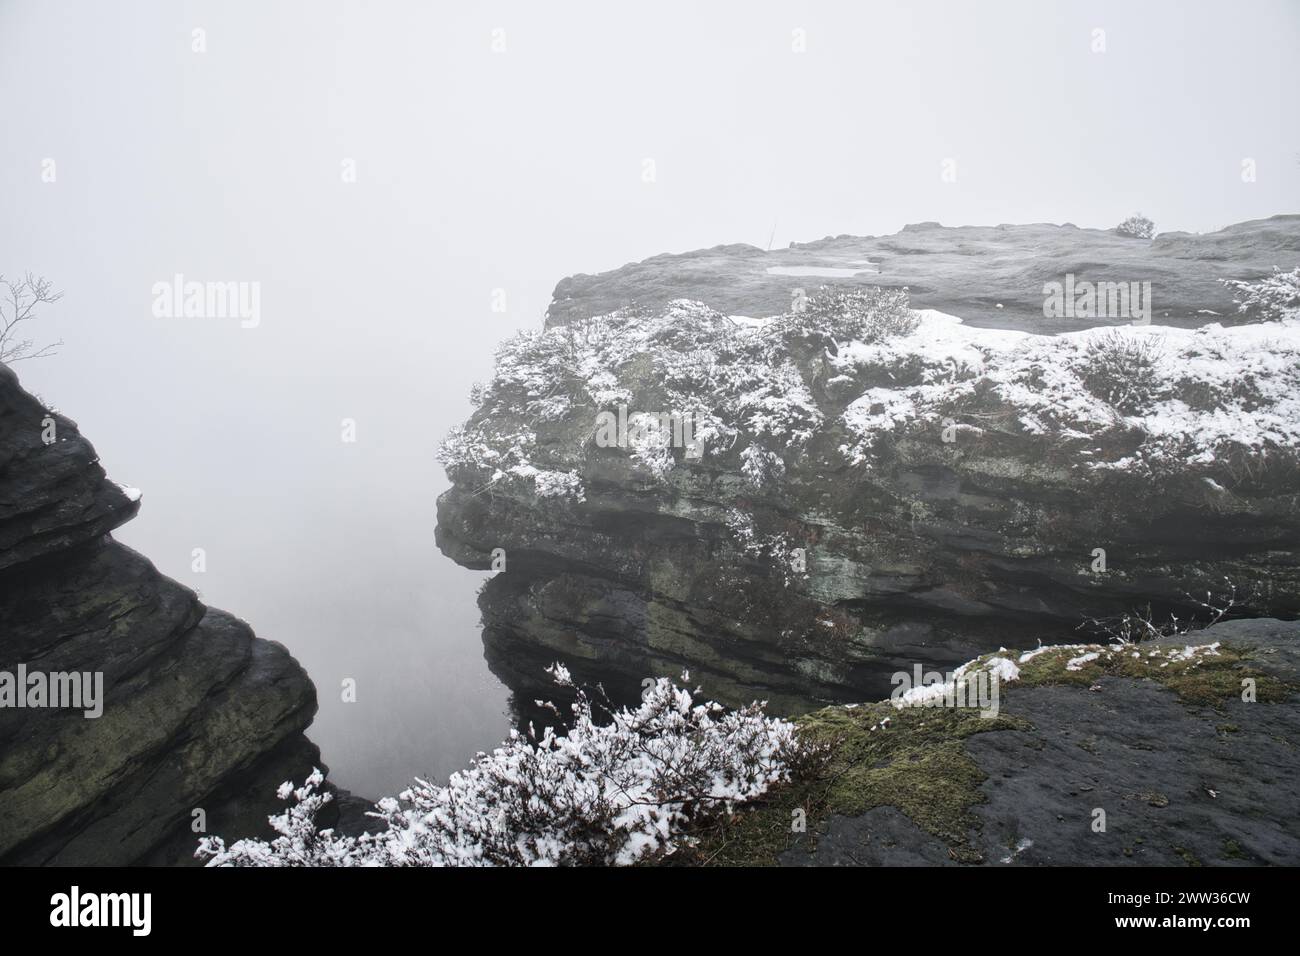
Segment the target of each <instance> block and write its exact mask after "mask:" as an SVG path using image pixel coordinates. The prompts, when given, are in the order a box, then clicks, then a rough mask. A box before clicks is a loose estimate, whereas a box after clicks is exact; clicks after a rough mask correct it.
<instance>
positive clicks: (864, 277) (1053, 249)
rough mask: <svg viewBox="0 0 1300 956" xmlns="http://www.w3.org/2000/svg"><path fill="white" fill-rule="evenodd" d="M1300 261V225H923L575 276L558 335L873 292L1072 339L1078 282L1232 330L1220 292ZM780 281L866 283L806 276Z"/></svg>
mask: <svg viewBox="0 0 1300 956" xmlns="http://www.w3.org/2000/svg"><path fill="white" fill-rule="evenodd" d="M1298 259H1300V216H1296V215H1285V216H1273V217H1271V218H1269V219H1257V220H1252V221H1250V222H1240V223H1235V224H1233V225H1231V226H1227V227H1226V228H1224V229H1221V230H1219V231H1218V232H1211V233H1205V234H1201V235H1193V234H1191V233H1185V232H1169V233H1161V234H1159V235H1157V236H1156V237H1155V239H1152V240H1146V239H1133V238H1129V237H1125V236H1120V235H1118V234H1117V233H1115V232H1114V231H1113V230H1103V229H1080V228H1078V227H1076V226H1072V225H1060V226H1058V225H1052V224H1050V223H1037V224H1032V225H1000V226H959V227H944V226H940V225H939V224H938V223H918V224H914V225H910V226H906V227H904V228H903V230H902V231H901V232H899V233H897V234H896V235H892V236H838V237H830V236H828V237H826V238H825V239H820V240H818V241H816V242H803V243H793V244H792V245H791V246H790V248H788V249H774V250H771V251H769V252H765V251H764V250H762V249H758V248H756V247H755V246H748V245H743V244H733V245H725V246H715V247H713V248H712V249H698V250H695V251H693V252H686V253H681V254H669V255H660V256H654V257H652V258H650V259H646V260H645V261H643V262H632V263H628V264H627V265H625V266H622V267H620V268H618V269H613V270H611V271H609V272H602V273H600V274H598V275H575V276H570V277H569V278H567V279H565V280H564V281H562V282H561V283H560V284H559V285H558V286H556V288H555V295H554V297H553V299H552V302H551V306H550V309H549V310H548V314H547V321H548V322H549V323H551V324H565V323H567V322H571V321H573V320H574V319H578V318H585V317H587V316H592V315H603V314H605V313H607V312H610V311H613V310H614V309H618V308H622V307H625V306H627V305H630V304H632V303H636V304H637V305H641V306H645V307H650V308H658V307H661V306H663V305H664V304H665V303H666V302H668V301H669V300H671V299H695V300H698V301H701V302H704V303H705V304H707V305H709V306H711V307H712V308H715V309H717V310H718V311H720V312H725V313H727V314H729V315H748V316H764V315H776V314H778V313H780V312H782V311H785V310H786V309H787V308H789V305H790V298H791V293H792V290H793V289H795V288H797V287H803V288H806V289H812V288H816V287H817V286H819V285H822V284H826V285H858V284H861V283H863V282H869V283H872V284H875V285H880V286H885V287H892V288H902V287H907V288H908V289H909V290H910V292H911V296H912V303H913V305H914V306H915V307H917V308H925V309H938V310H939V311H941V312H952V313H955V314H958V315H961V316H962V318H963V319H965V321H966V322H967V323H969V324H970V325H976V326H984V327H988V328H1007V329H1021V330H1023V331H1029V332H1061V331H1067V330H1069V329H1075V328H1078V327H1079V323H1078V321H1077V320H1074V319H1048V318H1045V317H1044V316H1043V298H1044V296H1043V285H1044V283H1047V282H1063V281H1064V279H1065V276H1066V274H1067V273H1070V274H1073V275H1074V276H1075V278H1076V280H1078V281H1084V280H1087V281H1092V282H1150V283H1151V297H1152V301H1153V303H1154V305H1155V317H1154V319H1153V321H1155V322H1156V323H1157V324H1160V325H1178V326H1197V325H1204V324H1206V323H1207V322H1211V321H1224V320H1225V319H1227V320H1228V321H1231V316H1232V315H1233V312H1234V308H1235V307H1234V306H1233V304H1232V297H1231V295H1230V294H1229V293H1228V291H1227V290H1226V289H1224V287H1223V286H1221V285H1220V284H1219V283H1218V281H1217V280H1219V279H1240V278H1247V277H1249V278H1256V277H1258V276H1263V275H1267V274H1268V273H1269V272H1271V271H1272V269H1273V267H1274V266H1277V267H1279V268H1281V269H1284V270H1285V269H1294V268H1295V266H1296V262H1297V260H1298ZM769 269H776V270H783V271H784V272H786V273H788V272H790V271H801V270H808V269H835V270H844V271H849V272H856V273H857V274H856V275H850V276H835V275H831V276H824V275H805V276H799V275H790V274H782V273H780V272H775V273H774V272H769V271H768V270H769ZM999 305H1000V306H1001V308H999ZM1203 310H1209V311H1210V312H1217V313H1219V315H1217V316H1215V315H1208V314H1206V312H1205V311H1203ZM1097 324H1106V323H1105V322H1104V321H1103V322H1100V323H1097Z"/></svg>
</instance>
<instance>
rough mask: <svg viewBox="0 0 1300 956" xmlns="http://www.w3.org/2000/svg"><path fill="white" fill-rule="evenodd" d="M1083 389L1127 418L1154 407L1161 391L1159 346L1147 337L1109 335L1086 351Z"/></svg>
mask: <svg viewBox="0 0 1300 956" xmlns="http://www.w3.org/2000/svg"><path fill="white" fill-rule="evenodd" d="M1085 356H1086V357H1085V364H1084V368H1083V373H1082V375H1081V376H1080V378H1081V380H1082V381H1083V384H1084V387H1085V388H1087V389H1088V391H1090V392H1091V393H1092V394H1094V395H1096V396H1097V397H1098V398H1100V399H1103V400H1105V401H1106V402H1108V403H1110V404H1111V405H1113V406H1114V407H1115V408H1118V409H1119V410H1120V411H1122V412H1125V413H1126V414H1130V415H1131V414H1136V413H1138V412H1142V411H1145V410H1146V409H1148V408H1150V407H1151V404H1152V403H1153V402H1154V401H1155V400H1156V398H1157V397H1158V395H1159V392H1160V388H1161V384H1162V381H1161V378H1160V376H1159V375H1158V374H1157V371H1158V366H1159V363H1160V356H1161V351H1160V344H1159V342H1157V341H1156V340H1154V339H1152V338H1151V337H1150V336H1147V335H1132V334H1127V333H1124V332H1109V333H1107V334H1105V335H1103V336H1101V337H1099V338H1095V339H1093V340H1092V341H1090V342H1089V343H1088V344H1087V347H1086V349H1085Z"/></svg>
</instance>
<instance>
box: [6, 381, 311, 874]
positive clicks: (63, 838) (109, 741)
mask: <svg viewBox="0 0 1300 956" xmlns="http://www.w3.org/2000/svg"><path fill="white" fill-rule="evenodd" d="M139 506H140V501H139V494H138V493H137V492H134V491H131V490H129V489H123V488H121V487H119V486H117V485H115V484H114V483H113V482H111V481H109V480H108V479H107V478H106V476H105V474H104V470H103V469H102V468H101V467H100V465H99V461H98V458H97V456H96V454H95V450H94V448H93V447H92V446H91V444H90V443H89V442H88V441H87V440H86V439H85V438H83V437H82V436H81V434H80V433H79V432H78V430H77V426H76V424H75V423H74V422H72V421H70V420H69V419H67V418H65V417H64V416H62V415H60V414H58V413H56V412H52V411H49V410H47V409H46V408H45V407H43V405H42V404H41V403H40V402H38V401H37V400H36V399H35V398H33V397H32V396H31V395H29V394H27V393H26V392H25V391H24V390H23V389H22V388H21V386H20V385H19V383H18V379H17V376H16V375H15V374H14V373H13V372H12V371H11V370H10V369H9V368H7V367H4V366H0V673H7V674H10V675H16V674H17V673H18V671H19V668H20V667H21V668H23V669H24V670H25V671H26V673H27V674H28V675H32V674H37V673H39V674H42V675H49V674H57V673H65V674H92V675H95V674H98V675H102V682H103V683H102V687H103V694H102V702H101V703H102V714H101V715H100V716H97V717H87V716H85V713H84V710H83V709H80V708H70V707H52V706H43V707H22V708H19V707H16V706H12V703H13V702H12V701H10V702H9V704H10V705H6V706H0V863H5V864H56V865H57V864H92V865H98V864H130V863H186V862H193V859H192V854H193V851H194V847H195V843H196V840H197V834H196V833H195V830H194V829H193V827H194V826H195V824H196V821H199V820H202V821H203V822H204V823H205V824H206V830H207V832H211V833H221V834H223V835H226V836H240V835H254V834H258V835H264V834H265V832H266V830H267V827H266V816H267V814H268V813H271V812H275V811H277V810H278V809H279V807H278V805H277V804H276V801H275V797H274V792H275V789H276V787H277V785H278V784H279V783H280V782H281V781H283V780H285V779H288V778H293V779H298V780H301V779H302V778H303V777H305V776H306V774H307V773H309V772H310V770H311V768H312V767H313V766H318V765H319V764H320V754H319V752H318V750H317V748H316V747H315V746H314V745H313V744H312V743H311V742H310V741H309V740H308V739H307V738H306V737H305V736H304V734H303V731H304V730H305V729H306V728H307V726H308V725H309V724H310V723H311V720H312V717H313V715H314V714H315V711H316V693H315V689H314V687H313V686H312V684H311V681H310V680H309V679H308V677H307V675H306V673H305V672H304V671H303V669H302V668H301V667H300V666H299V665H298V662H297V661H295V660H294V659H293V657H291V656H290V654H289V652H288V651H287V650H285V648H284V647H282V646H281V645H279V644H276V643H274V642H271V641H265V640H260V639H258V638H256V637H254V635H253V633H252V631H251V630H250V629H249V627H248V625H247V624H245V623H244V622H242V621H240V620H238V619H237V618H234V617H232V616H231V615H229V614H227V613H225V612H224V611H219V610H216V609H213V608H208V607H205V606H204V605H203V604H202V603H200V601H199V600H198V597H197V596H196V595H195V594H194V592H193V591H191V590H190V589H189V588H186V587H184V586H182V585H180V584H178V583H176V582H175V581H172V580H170V579H169V578H166V577H164V576H163V575H161V574H159V573H158V571H157V570H156V569H155V568H154V566H153V565H152V564H150V563H149V561H148V560H147V559H145V558H144V557H143V556H141V555H139V554H137V553H136V552H134V551H132V550H131V549H130V548H127V547H125V546H123V545H122V544H119V543H117V542H116V541H114V540H113V539H112V538H111V537H110V534H109V533H110V532H111V531H112V530H113V529H114V528H117V527H118V526H120V525H121V524H122V523H123V522H125V521H128V520H129V519H131V518H132V517H134V515H135V514H136V512H137V510H138V508H139ZM17 691H18V693H24V692H25V688H21V687H20V688H17ZM51 702H52V701H51ZM198 810H202V811H203V813H202V814H201V815H196V814H195V811H198Z"/></svg>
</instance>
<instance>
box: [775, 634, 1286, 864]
mask: <svg viewBox="0 0 1300 956" xmlns="http://www.w3.org/2000/svg"><path fill="white" fill-rule="evenodd" d="M1211 640H1217V641H1223V642H1228V643H1231V644H1233V645H1234V646H1243V647H1251V648H1253V649H1254V653H1253V656H1252V666H1253V667H1257V668H1258V669H1259V670H1261V671H1262V672H1268V673H1272V674H1273V675H1275V676H1277V677H1279V678H1281V679H1283V680H1285V681H1287V682H1288V683H1289V684H1291V685H1292V686H1293V687H1300V623H1297V622H1284V621H1276V620H1248V621H1230V622H1224V623H1221V624H1218V625H1216V626H1214V627H1212V628H1210V629H1208V630H1206V631H1202V632H1198V633H1197V634H1195V635H1189V636H1188V637H1186V638H1183V639H1181V640H1169V641H1160V642H1155V644H1153V645H1149V646H1166V647H1181V646H1183V645H1184V644H1186V643H1187V642H1189V641H1191V642H1194V643H1197V644H1202V643H1206V642H1208V641H1211ZM1143 646H1144V647H1146V646H1148V645H1143ZM1004 696H1005V700H1004V705H1003V708H1002V711H1001V712H1002V714H1003V715H1006V716H1011V717H1018V718H1023V719H1026V720H1028V721H1029V723H1030V724H1031V729H1028V730H998V731H991V732H987V733H980V734H975V735H973V736H971V737H969V738H967V739H966V740H965V742H964V746H965V750H966V753H967V754H969V755H970V757H971V758H973V759H974V761H975V763H976V764H977V765H978V766H979V768H980V770H981V771H982V772H983V773H984V774H985V775H987V779H986V780H985V781H984V783H983V784H982V785H981V787H980V790H981V793H982V796H983V798H984V802H983V803H979V804H977V805H976V806H975V807H974V808H973V813H974V816H975V817H976V818H977V819H978V821H979V826H978V827H976V828H973V829H972V830H971V831H970V832H969V838H970V844H971V846H972V847H973V848H975V849H976V850H977V851H978V853H979V854H980V855H981V856H982V858H983V865H990V866H1004V865H1017V866H1034V865H1085V866H1094V865H1102V866H1126V865H1139V866H1155V865H1176V866H1182V865H1199V864H1205V865H1216V866H1232V865H1251V864H1253V865H1260V864H1270V865H1291V866H1294V865H1296V864H1297V863H1300V790H1297V788H1296V785H1295V780H1296V774H1297V771H1298V770H1300V751H1297V741H1300V710H1297V708H1296V706H1295V703H1296V700H1295V695H1294V694H1292V695H1291V697H1290V699H1288V700H1286V701H1282V702H1277V703H1262V702H1253V703H1246V702H1243V701H1241V700H1239V699H1230V700H1227V701H1225V702H1222V703H1221V704H1220V705H1218V706H1216V707H1208V706H1205V707H1202V706H1194V705H1189V704H1187V703H1186V702H1184V701H1182V700H1180V699H1179V698H1178V696H1177V695H1176V694H1175V693H1174V692H1173V691H1171V690H1169V689H1168V688H1166V687H1162V686H1161V685H1160V684H1157V683H1154V682H1152V681H1149V680H1134V679H1128V678H1113V677H1106V678H1103V679H1102V680H1100V681H1099V682H1098V684H1097V685H1096V686H1095V688H1091V689H1090V688H1083V687H1068V686H1045V687H1029V688H1017V687H1016V686H1015V685H1014V684H1011V685H1008V687H1007V690H1006V693H1005V695H1004ZM1097 809H1101V810H1104V811H1105V822H1106V830H1105V832H1095V831H1094V829H1093V821H1094V819H1095V816H1094V813H1095V811H1096V810H1097ZM810 846H815V849H813V850H812V852H809V847H810ZM780 860H781V862H782V863H783V864H786V865H794V866H820V865H832V866H844V865H852V866H859V865H860V866H878V865H949V864H952V865H956V864H955V862H954V860H953V858H952V857H950V856H949V854H948V852H947V848H946V846H945V845H944V843H943V842H942V841H941V840H939V839H937V838H935V837H934V836H932V835H930V834H929V833H926V832H925V831H923V830H922V829H921V828H920V827H918V826H917V825H916V824H915V823H913V822H912V821H911V820H910V819H908V818H907V817H906V816H905V815H904V814H902V813H900V812H899V811H898V810H896V809H895V808H893V807H888V806H882V807H876V808H874V809H872V810H870V811H868V812H867V813H865V814H862V815H861V816H857V817H845V816H836V817H833V818H832V819H831V820H829V821H828V825H827V826H826V828H825V829H824V831H823V832H822V833H819V834H818V833H814V834H809V835H808V836H807V837H805V838H803V839H802V841H801V844H800V845H796V846H793V847H792V848H791V849H789V850H787V851H786V852H785V853H784V854H782V855H781V857H780Z"/></svg>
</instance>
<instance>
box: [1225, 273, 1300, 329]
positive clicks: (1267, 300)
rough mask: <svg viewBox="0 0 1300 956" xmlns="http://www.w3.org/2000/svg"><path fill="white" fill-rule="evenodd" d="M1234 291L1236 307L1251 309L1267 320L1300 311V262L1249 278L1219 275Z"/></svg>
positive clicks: (1251, 312) (1240, 309)
mask: <svg viewBox="0 0 1300 956" xmlns="http://www.w3.org/2000/svg"><path fill="white" fill-rule="evenodd" d="M1219 281H1220V282H1222V283H1223V284H1224V285H1225V286H1227V287H1228V288H1229V289H1231V290H1232V291H1233V292H1234V293H1235V295H1234V297H1233V302H1235V303H1237V311H1238V312H1245V313H1249V314H1251V315H1253V316H1257V317H1258V318H1260V319H1263V320H1264V321H1280V320H1281V319H1285V318H1289V317H1295V316H1297V315H1300V266H1297V267H1296V268H1294V269H1292V270H1291V271H1290V272H1283V271H1282V270H1281V269H1279V268H1277V267H1276V266H1274V267H1273V274H1272V275H1270V276H1264V278H1262V279H1260V280H1258V281H1256V282H1250V281H1246V280H1242V279H1220V280H1219Z"/></svg>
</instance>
